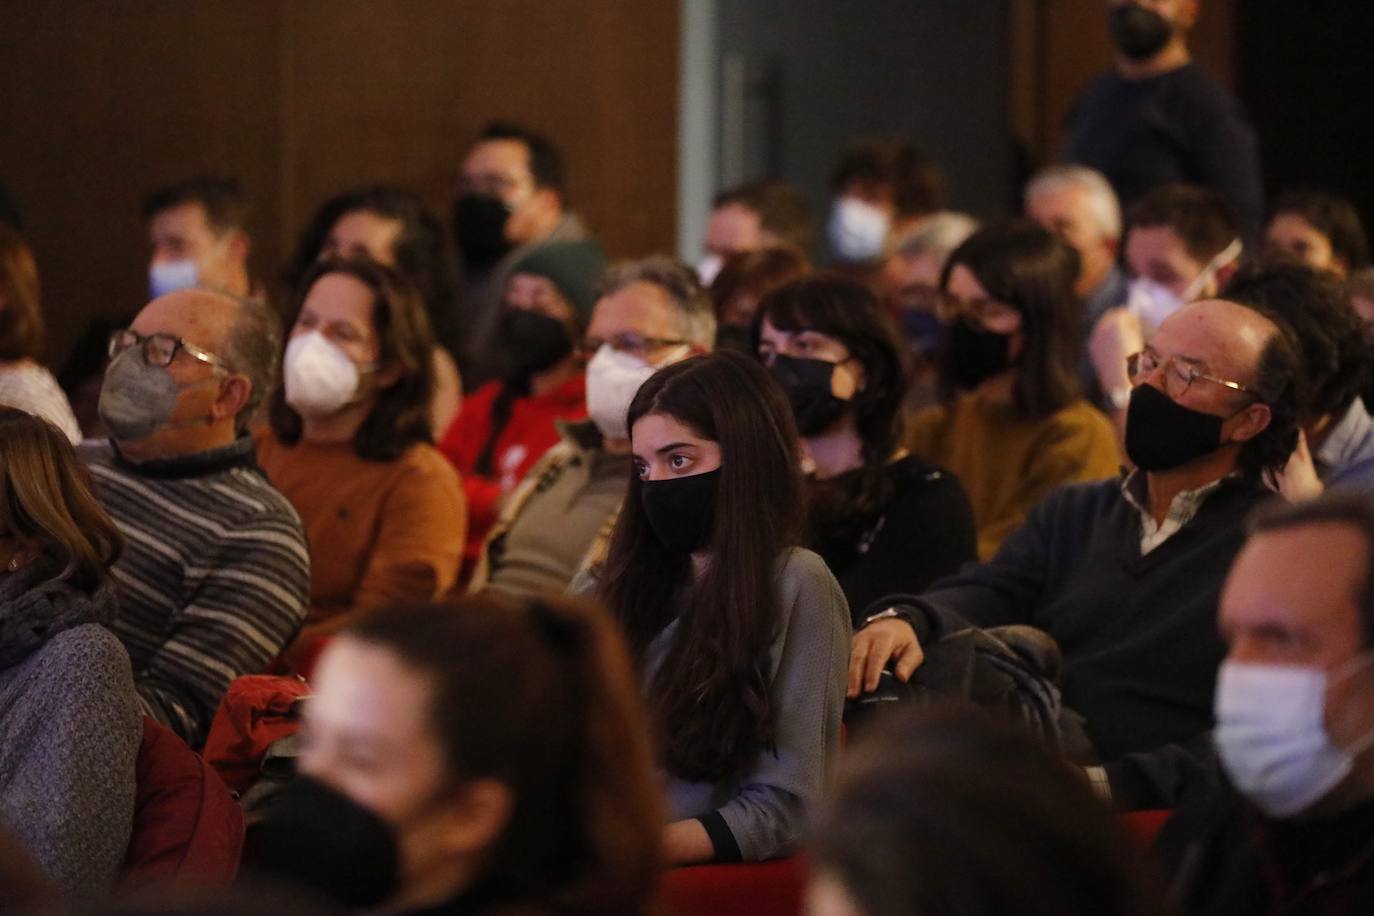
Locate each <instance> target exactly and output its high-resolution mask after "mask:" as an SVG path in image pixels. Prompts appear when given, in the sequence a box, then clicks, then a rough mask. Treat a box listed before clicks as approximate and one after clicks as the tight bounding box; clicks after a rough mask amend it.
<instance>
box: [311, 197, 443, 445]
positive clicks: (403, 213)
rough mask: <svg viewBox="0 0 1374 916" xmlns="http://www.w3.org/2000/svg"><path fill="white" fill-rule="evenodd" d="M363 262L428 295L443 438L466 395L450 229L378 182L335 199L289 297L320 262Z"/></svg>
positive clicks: (316, 227)
mask: <svg viewBox="0 0 1374 916" xmlns="http://www.w3.org/2000/svg"><path fill="white" fill-rule="evenodd" d="M356 257H368V258H371V259H372V260H374V261H376V262H377V263H378V264H381V265H383V266H386V267H389V268H391V269H392V270H394V271H396V272H397V273H399V274H400V275H401V276H403V277H405V278H406V280H407V281H409V283H410V284H411V285H412V286H414V287H415V288H416V289H418V290H419V291H420V296H421V298H422V299H423V300H424V305H425V311H426V312H428V314H429V323H430V327H431V328H432V329H433V331H434V335H435V337H436V338H437V346H435V348H434V357H433V363H434V394H433V397H432V400H431V404H430V429H431V430H432V432H433V434H434V437H435V438H438V437H439V436H440V435H442V434H443V432H444V430H446V429H448V426H449V424H450V423H451V422H453V418H454V417H455V416H457V414H458V407H459V404H460V402H461V401H462V395H463V384H462V380H461V379H460V378H459V376H458V366H457V364H456V363H455V362H454V360H453V358H454V355H455V354H457V353H459V352H461V349H460V348H461V346H462V342H463V331H462V328H461V326H460V325H461V320H462V316H461V315H460V314H459V308H458V278H457V276H456V275H455V274H454V270H453V261H452V260H451V258H450V255H449V250H448V238H447V236H446V235H445V234H444V227H443V225H442V224H441V223H440V222H439V219H438V217H436V216H434V214H432V213H430V212H429V209H428V208H427V207H425V205H424V202H423V201H421V200H420V198H419V197H418V196H416V195H415V194H414V193H412V192H410V191H406V190H403V189H401V188H393V187H387V186H385V185H375V186H372V187H366V188H357V189H355V190H352V191H345V192H344V193H342V194H338V195H335V196H334V197H332V198H330V199H329V200H327V201H325V202H324V203H323V204H322V205H321V206H320V208H319V209H318V210H316V211H315V214H314V215H313V216H312V217H311V218H310V222H309V223H307V224H306V227H305V231H304V232H302V233H301V237H300V239H299V241H297V243H296V250H295V252H294V253H293V254H292V256H291V261H290V262H289V263H288V265H287V267H286V270H285V272H284V279H285V282H286V288H287V294H288V297H289V298H290V300H291V301H295V300H297V299H298V298H299V297H300V296H301V294H302V293H303V292H304V291H303V290H302V289H301V284H302V283H303V282H304V281H305V278H306V276H307V275H308V274H310V273H311V271H312V270H314V267H315V265H316V263H318V262H319V261H320V260H322V259H325V258H356Z"/></svg>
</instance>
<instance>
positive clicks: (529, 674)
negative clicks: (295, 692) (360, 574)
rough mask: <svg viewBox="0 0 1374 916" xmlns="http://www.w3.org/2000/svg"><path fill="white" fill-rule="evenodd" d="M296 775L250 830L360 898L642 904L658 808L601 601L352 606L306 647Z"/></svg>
mask: <svg viewBox="0 0 1374 916" xmlns="http://www.w3.org/2000/svg"><path fill="white" fill-rule="evenodd" d="M304 717H305V728H304V733H303V734H304V738H305V747H304V751H303V753H302V755H301V758H300V771H301V773H302V774H303V776H302V777H301V778H299V779H298V780H297V782H296V783H295V784H294V785H293V786H291V787H288V789H287V790H286V792H285V793H284V794H283V796H282V799H281V801H280V802H279V803H278V805H277V806H276V808H275V809H274V813H273V814H272V815H271V816H270V817H271V819H270V820H269V821H268V822H267V824H266V825H265V826H264V827H262V828H260V829H259V830H258V831H257V832H256V835H250V838H249V840H250V845H251V847H252V849H253V851H254V852H255V853H256V861H257V862H258V864H259V865H260V866H262V867H263V869H264V870H265V871H268V872H271V873H275V874H276V875H278V876H280V877H284V878H287V879H291V880H294V881H295V882H297V883H299V884H302V885H305V886H308V887H313V888H316V889H318V890H320V891H323V892H325V893H326V894H328V895H329V896H331V897H333V898H335V899H336V900H337V901H338V902H340V903H344V904H346V905H349V906H350V907H352V908H364V907H365V908H368V909H369V910H370V911H371V908H372V907H374V906H376V905H378V904H384V906H383V908H382V909H381V910H377V912H387V913H414V914H420V913H463V914H473V916H479V914H480V916H497V914H513V913H528V914H539V913H560V914H567V916H593V914H595V916H603V914H606V916H640V914H642V913H644V912H646V910H647V907H648V897H649V894H650V892H651V890H652V888H653V885H654V880H655V877H656V871H657V865H658V860H659V843H658V836H659V833H660V831H661V830H662V823H663V822H662V818H661V814H660V803H659V799H658V787H657V785H656V784H655V781H654V778H653V770H652V762H651V761H652V758H651V755H650V750H649V742H648V740H647V737H646V736H647V733H648V730H647V728H646V726H645V722H644V714H643V710H642V708H641V705H640V702H639V700H638V698H637V696H636V690H635V681H634V676H633V674H632V672H631V669H630V664H629V659H628V658H627V656H626V652H625V648H624V644H623V642H622V641H621V640H620V638H619V636H618V634H617V633H616V632H615V628H614V627H613V626H612V624H611V622H610V621H609V620H608V619H606V617H605V615H604V612H602V611H600V610H599V609H596V608H593V607H591V606H582V605H578V604H574V603H572V602H569V601H567V600H566V599H564V600H560V601H558V602H553V601H549V602H547V603H545V602H534V603H530V604H526V605H523V606H512V605H508V604H505V603H503V602H497V601H493V600H491V599H481V598H467V599H464V600H462V601H460V602H458V603H456V604H453V605H440V606H420V607H411V606H403V607H400V608H393V609H389V610H386V611H384V612H382V613H379V614H377V615H374V616H370V617H367V618H364V619H363V620H361V621H359V622H357V623H356V624H354V625H353V626H352V627H350V628H349V629H348V630H346V631H344V632H343V634H342V635H341V636H340V637H339V639H337V640H336V641H335V642H334V643H333V644H332V645H331V646H330V647H329V648H328V649H327V650H325V654H324V656H323V657H322V658H321V660H320V666H319V673H318V676H317V677H316V678H315V688H314V696H313V697H312V698H311V699H310V701H309V702H308V703H307V704H306V706H305V713H304Z"/></svg>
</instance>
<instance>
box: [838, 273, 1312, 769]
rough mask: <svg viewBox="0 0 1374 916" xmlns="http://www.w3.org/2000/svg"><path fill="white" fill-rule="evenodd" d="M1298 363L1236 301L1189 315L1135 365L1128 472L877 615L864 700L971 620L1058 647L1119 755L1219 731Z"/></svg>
mask: <svg viewBox="0 0 1374 916" xmlns="http://www.w3.org/2000/svg"><path fill="white" fill-rule="evenodd" d="M1297 361H1298V357H1297V355H1296V353H1295V352H1294V347H1293V344H1292V342H1291V341H1289V340H1288V338H1287V337H1286V336H1285V335H1284V334H1283V332H1281V331H1280V330H1279V328H1278V326H1277V325H1275V324H1274V323H1273V322H1272V321H1270V320H1269V319H1268V318H1266V317H1264V316H1263V315H1261V314H1260V313H1259V312H1256V311H1253V310H1251V309H1249V308H1246V307H1244V306H1241V305H1237V304H1235V303H1232V302H1225V301H1220V300H1212V301H1207V302H1200V303H1195V304H1193V305H1189V306H1185V307H1184V308H1183V309H1180V310H1179V311H1178V312H1177V313H1175V314H1174V315H1173V316H1171V317H1170V318H1169V319H1168V320H1167V321H1165V322H1164V324H1163V325H1162V326H1161V327H1160V329H1159V333H1158V334H1157V335H1156V336H1155V338H1154V340H1153V341H1152V343H1151V345H1150V346H1149V347H1147V348H1146V349H1145V350H1144V351H1143V352H1142V353H1140V354H1137V355H1136V356H1135V357H1134V358H1133V359H1132V360H1131V361H1130V363H1131V378H1132V382H1133V384H1134V385H1135V389H1134V391H1133V392H1132V394H1131V402H1130V410H1129V420H1128V424H1127V430H1126V450H1127V453H1128V455H1129V456H1130V458H1131V460H1132V461H1133V462H1134V463H1135V465H1136V469H1135V470H1134V471H1132V472H1131V473H1129V474H1127V475H1126V477H1125V479H1124V480H1120V481H1115V480H1113V481H1104V482H1101V483H1090V484H1078V485H1073V486H1067V487H1063V488H1061V489H1059V490H1057V491H1056V492H1054V493H1053V494H1051V495H1050V496H1049V497H1048V498H1047V499H1046V500H1045V501H1044V502H1043V503H1041V504H1040V505H1039V506H1038V507H1036V508H1035V509H1034V510H1032V512H1031V514H1030V516H1029V517H1028V518H1027V519H1026V523H1025V524H1024V525H1023V526H1022V527H1021V528H1020V529H1018V530H1017V531H1016V532H1014V533H1013V534H1012V535H1011V536H1010V537H1009V538H1007V540H1006V541H1005V542H1004V543H1003V544H1002V547H1001V549H1000V550H998V552H997V554H996V555H995V556H993V558H992V559H991V560H989V561H988V562H987V563H984V564H982V565H979V566H969V567H966V568H965V569H964V570H963V571H962V572H960V573H958V574H957V575H955V576H951V577H950V578H947V579H945V580H943V581H941V582H939V583H937V584H936V585H935V586H934V587H933V588H932V589H931V590H930V591H928V592H926V593H925V594H923V595H920V596H915V597H913V596H894V597H891V598H888V599H884V601H882V602H880V603H879V604H877V605H875V606H873V607H871V608H870V609H869V610H868V615H869V616H868V623H867V624H866V626H864V627H863V628H862V629H861V630H860V631H859V633H858V634H856V636H855V641H854V647H853V657H852V660H851V666H850V694H851V696H853V695H857V694H858V693H859V692H860V689H861V688H862V689H863V690H872V689H874V688H875V687H876V686H877V685H878V682H879V678H880V676H881V673H882V670H883V668H884V667H885V666H886V665H888V664H889V663H894V664H895V674H896V675H897V677H898V678H899V679H901V680H906V679H907V678H909V677H910V675H911V673H912V671H914V670H915V668H916V666H917V665H919V664H920V662H921V660H922V652H921V644H920V641H919V640H918V639H917V635H916V634H917V632H920V633H922V634H923V635H924V637H925V638H926V639H927V640H929V639H932V638H938V637H939V636H940V635H941V634H942V633H943V632H946V631H948V630H950V629H951V628H959V627H962V626H965V625H966V622H971V623H973V624H976V625H979V626H996V625H1002V624H1012V623H1022V624H1030V625H1032V626H1036V627H1039V628H1040V629H1042V630H1045V631H1046V632H1048V633H1049V634H1050V635H1051V636H1052V637H1054V639H1055V640H1057V641H1058V643H1059V645H1060V648H1061V650H1062V652H1063V655H1064V672H1063V694H1064V701H1065V703H1066V705H1068V706H1069V707H1071V708H1073V709H1075V710H1076V711H1077V712H1079V713H1081V714H1082V715H1084V716H1085V717H1086V720H1087V721H1086V726H1085V727H1086V730H1087V733H1088V736H1089V738H1090V739H1091V740H1092V743H1093V745H1094V747H1095V749H1096V751H1097V754H1098V756H1099V757H1100V758H1101V759H1103V760H1112V759H1115V758H1117V757H1120V756H1121V755H1123V754H1127V753H1130V752H1133V751H1141V750H1148V749H1152V748H1155V747H1159V746H1162V745H1166V744H1170V743H1181V742H1184V741H1186V740H1188V739H1189V738H1192V737H1194V736H1196V735H1198V734H1200V733H1202V732H1205V731H1206V730H1207V729H1208V728H1210V727H1211V724H1212V715H1211V711H1212V684H1213V679H1214V676H1215V673H1216V667H1217V664H1218V663H1219V662H1220V660H1221V655H1222V647H1221V644H1220V643H1219V642H1218V640H1217V636H1216V629H1215V623H1214V621H1215V616H1216V601H1217V595H1218V593H1219V591H1220V589H1221V583H1222V581H1223V579H1224V578H1225V576H1226V571H1227V569H1228V568H1229V566H1230V564H1231V560H1232V558H1233V557H1234V555H1235V553H1236V551H1237V550H1238V549H1239V547H1240V543H1241V540H1242V535H1243V532H1242V524H1243V520H1244V518H1245V516H1246V515H1247V514H1248V513H1249V512H1250V510H1251V509H1252V508H1253V507H1254V506H1255V505H1256V504H1257V503H1259V502H1260V501H1261V500H1263V499H1265V498H1267V497H1268V496H1269V491H1268V490H1267V489H1266V488H1265V487H1264V484H1263V481H1262V479H1261V478H1262V476H1263V475H1264V473H1265V472H1273V471H1276V470H1279V469H1281V468H1282V467H1283V466H1284V464H1285V463H1286V462H1287V460H1288V456H1289V454H1290V453H1291V452H1292V451H1293V447H1294V444H1295V443H1296V440H1297V428H1296V421H1295V413H1296V405H1295V403H1294V380H1295V377H1296V374H1297Z"/></svg>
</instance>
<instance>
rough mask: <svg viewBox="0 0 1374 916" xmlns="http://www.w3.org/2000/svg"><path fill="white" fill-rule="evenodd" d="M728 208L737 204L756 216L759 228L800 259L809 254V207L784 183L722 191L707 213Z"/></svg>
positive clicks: (767, 182)
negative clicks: (797, 252) (789, 246)
mask: <svg viewBox="0 0 1374 916" xmlns="http://www.w3.org/2000/svg"><path fill="white" fill-rule="evenodd" d="M729 204H739V205H740V206H742V207H746V208H748V209H750V210H752V211H754V212H755V213H757V214H758V215H759V225H760V226H762V227H763V228H764V229H766V230H768V231H769V232H771V233H772V234H773V235H775V236H777V237H778V238H779V239H781V240H782V241H784V242H786V243H787V244H789V245H791V246H793V247H794V248H796V249H797V250H798V251H800V252H801V253H802V254H803V255H805V254H806V253H807V252H808V251H810V250H811V242H812V231H813V228H814V226H813V220H812V218H811V207H810V206H809V205H808V204H807V203H806V197H805V195H803V194H802V192H801V191H799V190H797V189H796V188H795V187H793V186H792V185H790V184H788V183H787V182H785V181H753V182H750V183H749V184H744V185H739V186H738V187H734V188H726V189H725V190H723V191H721V192H720V193H718V194H717V195H716V196H715V199H713V200H712V201H711V209H712V210H717V209H719V208H721V207H724V206H727V205H729Z"/></svg>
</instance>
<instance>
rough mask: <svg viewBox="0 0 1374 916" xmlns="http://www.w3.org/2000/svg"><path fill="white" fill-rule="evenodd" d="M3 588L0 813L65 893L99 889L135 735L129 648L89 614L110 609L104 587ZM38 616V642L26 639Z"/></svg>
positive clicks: (127, 814) (128, 790)
mask: <svg viewBox="0 0 1374 916" xmlns="http://www.w3.org/2000/svg"><path fill="white" fill-rule="evenodd" d="M18 575H19V574H14V576H18ZM4 578H6V579H12V578H13V576H6V577H4ZM4 584H6V585H8V584H11V583H10V582H6V583H4ZM6 591H9V592H10V594H8V595H6V594H0V823H2V824H3V825H4V826H5V828H6V829H8V830H9V831H11V832H12V833H14V835H15V836H17V837H18V839H19V840H20V842H21V843H23V844H24V845H25V847H27V849H28V850H29V852H30V853H31V854H32V856H33V858H34V860H35V861H36V862H37V863H38V865H39V866H40V867H41V868H42V869H43V871H44V872H45V873H46V874H47V875H48V877H49V878H51V879H52V881H53V883H54V884H56V885H57V886H58V888H60V889H61V890H62V892H63V893H64V894H65V895H66V896H67V897H68V898H69V899H75V900H79V899H82V898H86V897H92V896H98V895H100V894H103V893H104V892H107V891H108V890H109V889H110V887H111V885H112V884H113V883H114V881H115V878H116V875H117V873H118V870H119V866H120V864H121V863H122V862H123V860H124V853H125V850H126V847H127V846H128V844H129V832H130V829H131V827H132V824H133V813H134V764H135V761H136V759H137V757H138V747H139V742H140V741H141V739H142V735H143V725H142V715H141V713H140V709H139V701H138V694H137V692H136V691H135V690H134V682H133V675H132V672H131V671H130V668H129V656H128V655H127V654H126V653H125V651H124V647H123V646H121V645H120V643H119V640H118V639H116V638H115V637H114V635H113V634H112V633H110V632H109V631H108V630H106V629H105V628H104V627H103V626H101V625H99V623H98V621H100V620H101V619H103V618H106V617H108V616H109V613H110V611H111V610H112V603H113V602H112V591H111V590H110V589H109V588H108V587H106V588H103V589H101V590H99V591H97V593H96V598H95V600H94V601H92V600H91V599H90V598H89V597H88V596H86V595H85V594H84V593H83V592H80V591H78V590H76V589H73V588H70V587H67V586H66V585H65V583H62V582H61V581H60V580H49V581H48V582H45V583H43V584H42V585H41V586H40V587H38V588H31V589H28V590H26V591H24V592H23V593H22V594H19V595H14V594H13V592H12V591H11V590H9V589H5V588H3V586H0V592H6ZM44 626H47V627H49V631H48V632H46V633H44V634H43V635H44V641H43V642H42V643H41V644H39V645H37V646H32V645H26V644H24V643H25V640H26V638H27V635H28V634H33V633H35V632H36V631H37V630H38V629H39V628H42V627H44Z"/></svg>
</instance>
